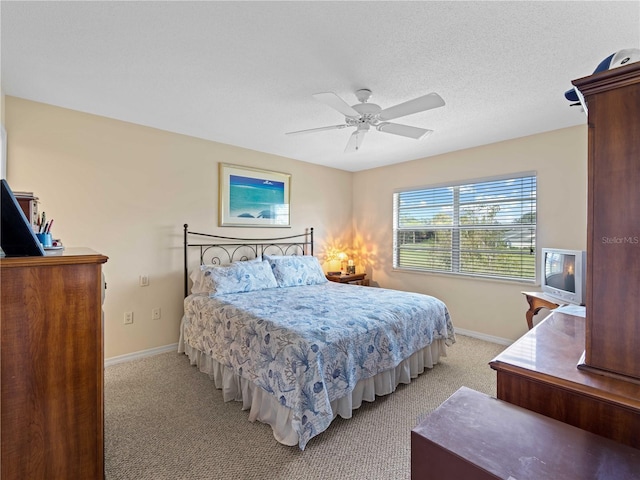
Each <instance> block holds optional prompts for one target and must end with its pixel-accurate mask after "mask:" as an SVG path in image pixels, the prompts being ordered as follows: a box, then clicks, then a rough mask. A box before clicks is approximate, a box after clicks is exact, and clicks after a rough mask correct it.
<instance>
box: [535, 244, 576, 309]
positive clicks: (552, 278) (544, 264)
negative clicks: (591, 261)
mask: <svg viewBox="0 0 640 480" xmlns="http://www.w3.org/2000/svg"><path fill="white" fill-rule="evenodd" d="M586 267H587V257H586V252H585V251H584V250H561V249H558V248H543V249H542V259H541V263H540V272H541V279H540V285H541V287H542V291H543V292H544V293H546V294H547V295H550V296H551V297H554V298H556V299H558V300H559V301H561V302H566V303H572V304H574V305H584V301H585V297H586V276H587V269H586Z"/></svg>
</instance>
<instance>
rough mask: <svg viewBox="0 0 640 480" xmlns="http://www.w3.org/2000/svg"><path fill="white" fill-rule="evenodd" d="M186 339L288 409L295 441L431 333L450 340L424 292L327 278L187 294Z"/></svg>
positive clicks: (438, 309) (443, 314)
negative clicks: (251, 289) (318, 282)
mask: <svg viewBox="0 0 640 480" xmlns="http://www.w3.org/2000/svg"><path fill="white" fill-rule="evenodd" d="M183 332H184V340H185V342H187V343H188V344H189V345H190V346H191V347H194V348H196V349H197V350H199V351H201V352H203V353H205V354H207V355H210V356H211V357H213V358H214V359H215V360H216V361H217V362H219V363H221V364H222V365H224V366H226V367H229V368H231V369H233V370H234V371H235V372H236V373H237V374H238V375H240V376H242V377H244V378H246V379H248V380H250V381H251V382H253V383H254V384H255V385H257V386H258V387H260V388H262V389H264V390H265V391H267V392H268V393H269V394H271V395H273V396H275V397H276V398H277V399H278V401H279V402H280V404H282V405H284V406H286V407H288V408H290V409H291V410H292V412H293V420H292V427H293V428H294V430H295V431H296V432H297V433H298V437H299V446H300V448H301V449H304V447H305V445H306V443H307V442H308V441H309V439H311V438H312V437H314V436H315V435H317V434H319V433H320V432H322V431H324V430H325V429H326V428H327V427H328V426H329V424H330V423H331V421H332V420H333V416H334V415H333V412H332V410H331V405H330V402H331V401H333V400H335V399H338V398H341V397H343V396H345V395H347V394H349V393H350V392H351V391H352V390H353V388H354V387H355V385H356V383H357V382H358V381H359V380H361V379H364V378H368V377H372V376H374V375H376V374H378V373H380V372H382V371H384V370H388V369H390V368H393V367H395V366H397V365H398V364H399V363H400V362H401V361H402V360H404V359H406V358H407V357H409V356H410V355H411V354H413V353H415V352H417V351H418V350H420V349H422V348H424V347H425V346H427V345H429V344H430V343H431V342H433V341H434V340H437V339H444V340H445V341H446V343H447V345H451V344H453V343H454V342H455V336H454V330H453V325H452V324H451V319H450V317H449V312H448V310H447V308H446V306H445V304H444V303H443V302H442V301H440V300H438V299H436V298H434V297H430V296H427V295H422V294H417V293H409V292H401V291H397V290H387V289H382V288H370V287H361V286H356V285H343V284H339V283H334V282H327V283H323V284H321V285H309V286H299V287H289V288H270V289H265V290H260V291H254V292H245V293H233V294H228V295H222V296H217V297H215V298H209V297H208V296H206V295H190V296H189V297H187V298H186V299H185V323H184V330H183Z"/></svg>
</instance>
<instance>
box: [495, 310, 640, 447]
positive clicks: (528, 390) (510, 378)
mask: <svg viewBox="0 0 640 480" xmlns="http://www.w3.org/2000/svg"><path fill="white" fill-rule="evenodd" d="M584 338H585V319H584V318H582V317H575V316H573V315H567V314H564V313H562V312H561V311H559V310H553V311H552V312H551V313H550V314H549V316H548V317H547V318H545V319H544V320H542V322H540V323H539V324H538V325H536V326H535V327H534V328H533V329H532V330H530V331H529V332H528V333H526V334H525V335H524V336H523V337H521V338H520V339H519V340H518V341H516V342H515V343H514V344H513V345H511V346H510V347H509V348H507V349H506V350H504V351H503V352H502V353H501V354H500V355H498V356H497V357H496V358H495V359H494V360H493V361H491V363H490V365H491V368H493V369H494V370H496V371H497V381H498V391H497V396H498V398H499V399H500V400H504V401H506V402H509V403H512V404H514V405H518V406H519V407H523V408H526V409H528V410H532V411H534V412H537V413H541V414H543V415H546V416H548V417H551V418H555V419H556V420H560V421H561V422H565V423H568V424H569V425H573V426H575V427H578V428H582V429H583V430H587V431H589V432H592V433H595V434H597V435H601V436H603V437H606V438H610V439H612V440H615V441H616V442H620V443H621V444H624V445H629V446H631V447H634V448H640V435H638V432H640V384H638V383H635V382H630V381H627V380H626V379H624V378H622V377H612V376H606V375H599V374H597V373H594V372H591V371H588V370H581V369H579V368H577V365H578V363H579V361H580V358H581V356H582V354H583V351H584Z"/></svg>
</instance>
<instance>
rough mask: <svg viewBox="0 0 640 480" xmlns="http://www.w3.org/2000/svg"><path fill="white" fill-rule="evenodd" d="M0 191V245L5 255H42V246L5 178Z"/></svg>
mask: <svg viewBox="0 0 640 480" xmlns="http://www.w3.org/2000/svg"><path fill="white" fill-rule="evenodd" d="M0 183H2V186H1V190H2V192H1V193H0V197H1V198H0V201H1V203H0V217H2V221H1V223H0V247H2V252H3V253H4V256H7V257H33V256H43V255H44V248H43V247H42V244H41V243H40V242H39V241H38V238H37V237H36V235H35V233H33V228H32V227H31V224H30V223H29V221H28V220H27V217H26V216H25V214H24V212H23V211H22V208H20V204H19V203H18V201H17V200H16V197H15V195H14V194H13V192H12V191H11V188H9V184H8V183H7V181H6V180H5V179H2V180H0Z"/></svg>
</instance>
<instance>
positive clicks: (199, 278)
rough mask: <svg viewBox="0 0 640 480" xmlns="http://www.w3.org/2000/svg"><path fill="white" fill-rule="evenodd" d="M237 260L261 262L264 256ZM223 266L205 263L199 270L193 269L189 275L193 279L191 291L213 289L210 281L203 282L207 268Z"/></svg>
mask: <svg viewBox="0 0 640 480" xmlns="http://www.w3.org/2000/svg"><path fill="white" fill-rule="evenodd" d="M237 262H250V263H256V262H257V263H261V262H262V256H259V257H256V258H252V259H250V260H237V261H236V262H234V263H237ZM222 266H223V265H213V264H204V265H200V268H198V269H197V270H193V271H192V272H191V274H190V275H189V278H190V279H191V282H192V286H191V293H193V294H198V293H209V292H210V290H211V285H210V283H207V284H206V285H205V284H204V283H203V282H204V281H205V279H204V272H206V271H207V270H211V269H212V268H221V267H222ZM207 282H208V280H207Z"/></svg>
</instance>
